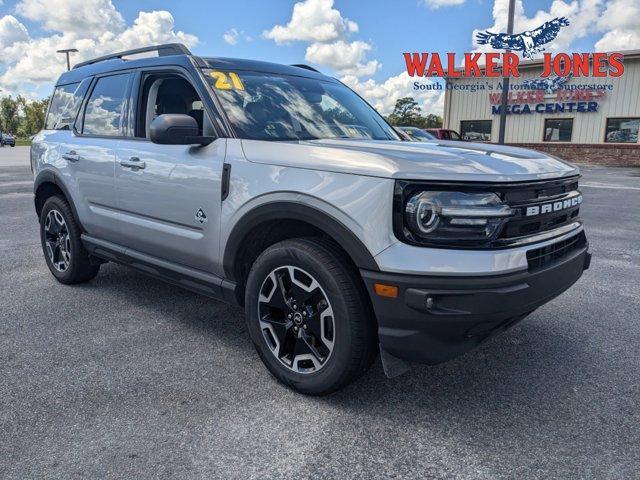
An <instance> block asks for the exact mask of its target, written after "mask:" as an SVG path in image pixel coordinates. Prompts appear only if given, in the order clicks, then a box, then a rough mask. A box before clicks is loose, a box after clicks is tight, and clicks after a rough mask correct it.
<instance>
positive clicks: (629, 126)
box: [604, 118, 640, 143]
mask: <svg viewBox="0 0 640 480" xmlns="http://www.w3.org/2000/svg"><path fill="white" fill-rule="evenodd" d="M639 129H640V118H607V131H606V133H605V137H604V141H605V142H610V143H638V130H639Z"/></svg>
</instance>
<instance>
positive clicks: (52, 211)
mask: <svg viewBox="0 0 640 480" xmlns="http://www.w3.org/2000/svg"><path fill="white" fill-rule="evenodd" d="M140 54H144V55H140ZM152 54H155V55H154V56H151V55H152ZM31 163H32V169H33V172H34V175H35V185H34V191H35V209H36V212H37V214H38V218H39V219H40V232H41V240H42V248H43V251H44V256H45V259H46V262H47V265H48V267H49V269H50V270H51V273H52V274H53V275H54V276H55V278H56V279H57V280H58V281H60V282H62V283H65V284H71V283H78V282H86V281H88V280H91V279H92V278H93V277H95V276H96V274H97V273H98V270H99V268H100V265H101V264H102V263H104V262H117V263H120V264H124V265H128V266H131V267H133V268H135V269H138V270H140V271H141V272H143V273H146V274H149V275H152V276H154V277H158V278H161V279H163V280H166V281H168V282H171V283H173V284H175V285H177V286H180V287H184V288H188V289H191V290H194V291H196V292H200V293H203V294H205V295H208V296H211V297H214V298H217V299H220V300H224V301H227V302H230V303H233V304H237V305H240V306H243V307H244V309H245V311H246V319H247V325H248V330H249V333H250V336H251V339H252V341H253V342H254V344H255V346H256V349H257V351H258V354H259V355H260V357H261V358H262V360H263V362H264V363H265V365H266V366H267V368H268V369H269V370H270V372H271V373H272V374H273V375H274V376H275V377H276V378H277V379H278V380H280V381H281V382H283V383H285V384H286V385H289V386H290V387H292V388H294V389H296V390H298V391H301V392H304V393H307V394H325V393H329V392H332V391H335V390H336V389H339V388H341V387H343V386H344V385H346V384H347V383H349V382H350V381H352V380H354V379H355V378H356V377H357V376H359V375H361V374H362V373H363V372H364V371H366V370H367V368H368V367H369V366H370V365H371V363H372V362H373V361H374V359H375V357H376V355H377V353H378V351H380V352H381V358H382V363H383V367H384V370H385V372H386V373H387V375H389V376H393V375H397V374H399V373H401V372H403V371H404V370H405V369H406V368H407V366H408V362H421V363H427V364H435V363H439V362H443V361H445V360H448V359H451V358H453V357H456V356H458V355H460V354H462V353H464V352H466V351H468V350H470V349H471V348H473V347H474V346H476V345H478V344H479V343H481V342H482V341H484V340H486V339H487V338H489V337H490V336H492V335H494V334H496V333H498V332H500V331H503V330H505V329H506V328H508V327H510V326H511V325H513V324H514V323H516V322H518V321H519V320H521V319H522V318H524V317H526V316H527V315H528V314H529V313H531V312H532V311H533V310H535V309H536V308H538V307H539V306H540V305H542V304H544V303H545V302H548V301H549V300H550V299H552V298H553V297H555V296H557V295H559V294H560V293H562V292H563V291H565V290H566V289H567V288H569V286H571V285H572V284H573V283H574V282H575V281H576V280H578V278H579V277H580V276H581V274H582V272H583V270H585V269H586V268H587V267H588V265H589V260H590V254H589V253H588V245H587V240H586V237H585V234H584V231H583V226H582V222H581V220H580V217H579V209H580V204H581V202H582V196H581V194H580V192H579V191H578V177H579V173H578V170H577V169H576V168H575V167H573V166H571V165H569V164H567V163H565V162H563V161H561V160H559V159H557V158H553V157H550V156H547V155H544V154H541V153H537V152H533V151H528V150H522V149H518V148H509V147H501V146H497V145H489V144H475V143H467V142H465V143H461V142H449V141H442V140H433V141H428V142H414V143H412V142H404V141H401V139H400V137H399V136H398V134H397V133H396V132H395V131H394V129H393V128H392V127H391V126H389V125H388V124H387V123H386V121H385V120H384V119H383V118H382V117H381V116H380V115H379V114H378V113H377V112H376V111H375V110H374V109H373V108H371V107H370V106H369V105H368V104H367V103H366V102H365V101H364V100H362V99H361V98H360V97H359V96H358V95H357V94H355V93H354V92H353V91H351V90H350V89H348V88H347V87H346V86H345V85H343V84H342V83H340V82H339V81H338V80H336V79H333V78H330V77H327V76H325V75H322V74H320V73H319V72H317V71H316V70H314V69H313V68H311V67H308V66H305V65H294V66H285V65H276V64H272V63H264V62H257V61H249V60H238V59H228V58H200V57H197V56H194V55H191V54H190V52H189V51H188V50H187V49H186V48H185V47H184V46H182V45H175V44H171V45H161V46H157V47H153V48H144V49H139V50H133V51H129V52H123V53H119V54H115V55H109V56H107V57H102V58H98V59H95V60H92V61H89V62H85V63H82V64H79V65H76V67H75V68H74V69H73V70H71V71H70V72H66V73H64V74H63V75H62V76H61V77H60V79H59V80H58V82H57V84H56V87H55V91H54V93H53V97H52V99H51V105H50V106H49V111H48V114H47V119H46V128H45V129H44V130H43V131H42V132H41V133H39V134H38V135H37V136H36V137H35V139H34V141H33V145H32V148H31Z"/></svg>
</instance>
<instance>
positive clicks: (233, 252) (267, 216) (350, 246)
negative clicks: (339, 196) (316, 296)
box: [223, 201, 380, 280]
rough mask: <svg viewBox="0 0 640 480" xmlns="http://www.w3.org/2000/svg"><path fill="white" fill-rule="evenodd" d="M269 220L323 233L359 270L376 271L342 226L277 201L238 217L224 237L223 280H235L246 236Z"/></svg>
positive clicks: (304, 207)
mask: <svg viewBox="0 0 640 480" xmlns="http://www.w3.org/2000/svg"><path fill="white" fill-rule="evenodd" d="M271 220H298V221H303V222H306V223H308V224H310V225H313V226H314V227H317V228H318V229H320V230H322V231H323V232H324V233H326V234H327V235H328V236H330V237H331V238H333V239H334V240H335V241H336V242H337V243H338V244H339V245H340V246H341V247H342V248H343V249H344V250H345V251H346V252H347V254H348V255H349V256H350V257H351V259H352V260H353V262H354V263H355V264H356V266H357V267H358V268H363V269H366V270H374V271H379V270H380V268H379V267H378V264H377V263H376V261H375V259H374V258H373V255H371V252H369V250H368V249H367V247H366V246H365V245H364V243H362V241H361V240H360V239H359V238H358V237H357V236H356V235H355V234H354V233H353V232H352V231H351V230H349V229H348V228H347V227H346V226H345V225H344V224H342V223H341V222H340V221H338V220H336V219H334V218H332V217H331V216H329V215H328V214H327V213H325V212H323V211H322V210H319V209H317V208H314V207H310V206H308V205H304V204H301V203H296V202H291V201H276V202H270V203H267V204H263V205H260V206H258V207H256V208H254V209H252V210H250V211H249V212H247V213H246V214H244V216H242V217H241V218H240V220H238V222H237V223H236V224H235V225H234V227H233V229H232V231H231V234H230V235H229V237H228V238H227V242H226V246H225V250H224V256H223V268H224V272H225V276H226V278H228V279H230V280H237V279H235V278H234V277H235V274H234V265H235V262H236V256H237V254H238V251H239V250H240V247H241V246H242V241H243V239H244V238H245V236H246V235H247V234H248V233H249V232H250V231H251V230H252V229H253V228H255V227H256V226H257V225H259V224H260V223H263V222H268V221H271Z"/></svg>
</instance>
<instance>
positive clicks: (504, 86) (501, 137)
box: [498, 0, 516, 145]
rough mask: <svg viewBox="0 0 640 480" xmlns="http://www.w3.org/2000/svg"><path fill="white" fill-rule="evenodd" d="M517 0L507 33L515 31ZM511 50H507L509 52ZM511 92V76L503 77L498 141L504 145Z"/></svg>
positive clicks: (511, 9) (512, 1) (513, 1)
mask: <svg viewBox="0 0 640 480" xmlns="http://www.w3.org/2000/svg"><path fill="white" fill-rule="evenodd" d="M515 9H516V0H509V18H508V19H507V34H509V35H511V34H512V33H513V17H514V15H515ZM508 51H509V50H507V52H508ZM508 93H509V77H504V78H503V79H502V99H501V102H500V130H499V132H498V143H499V144H500V145H504V130H505V127H506V124H507V94H508Z"/></svg>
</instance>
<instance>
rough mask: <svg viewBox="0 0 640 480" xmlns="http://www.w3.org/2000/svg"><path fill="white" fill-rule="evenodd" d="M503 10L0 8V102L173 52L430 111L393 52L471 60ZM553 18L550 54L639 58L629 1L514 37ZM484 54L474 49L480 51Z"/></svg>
mask: <svg viewBox="0 0 640 480" xmlns="http://www.w3.org/2000/svg"><path fill="white" fill-rule="evenodd" d="M507 5H508V0H394V1H389V0H362V1H361V0H357V1H356V0H302V1H298V2H295V1H287V0H234V1H231V2H229V1H224V2H223V1H219V0H180V1H173V0H142V1H133V0H126V1H118V0H17V1H16V0H0V89H1V91H0V95H6V94H7V93H10V94H14V95H15V94H17V93H20V94H23V95H26V96H28V97H29V98H41V97H44V96H47V95H49V93H50V90H51V88H52V82H54V81H55V79H56V77H57V76H58V75H59V74H60V73H61V72H62V71H63V70H64V69H65V63H64V58H63V57H62V56H61V55H59V54H56V53H55V51H56V50H58V49H61V48H68V47H75V48H77V49H79V50H80V53H79V54H77V55H76V56H74V61H80V60H84V59H88V58H92V57H95V56H99V55H104V54H106V53H110V52H115V51H120V50H126V49H129V48H137V47H140V46H144V45H149V44H157V43H166V42H182V43H185V44H186V45H188V46H189V47H190V48H191V49H192V51H193V52H194V53H196V54H201V55H203V56H230V57H242V58H254V59H260V60H268V61H274V62H281V63H300V62H306V63H309V64H312V65H315V66H317V67H319V68H320V69H321V70H322V71H324V72H326V73H330V74H332V75H334V76H337V77H340V78H341V79H343V81H345V82H346V83H347V84H349V85H350V86H352V87H353V88H355V89H356V90H358V91H359V92H360V93H361V94H363V95H364V96H365V97H366V98H367V99H368V100H369V101H370V102H371V103H372V104H373V105H374V106H375V107H376V108H378V109H379V110H380V111H381V112H382V113H389V112H390V110H391V109H392V108H393V105H394V103H395V100H396V99H397V98H399V97H401V96H405V95H407V94H408V95H412V96H414V97H416V98H417V99H418V100H419V101H420V103H421V105H422V107H423V109H424V110H425V111H426V112H434V113H441V112H442V100H443V98H442V95H441V94H440V93H438V92H426V93H421V94H418V95H416V94H415V92H413V91H412V90H411V85H412V81H411V79H409V78H408V77H407V76H406V74H403V73H402V72H403V70H404V60H403V57H402V52H404V51H428V52H431V51H435V52H441V53H445V52H457V53H459V54H461V53H462V52H465V51H472V50H479V49H478V47H477V45H475V44H474V41H473V38H474V31H477V30H484V29H490V30H492V31H494V32H495V31H504V30H505V29H506V11H507ZM556 16H565V17H567V18H569V19H570V20H571V23H572V24H571V26H570V27H566V28H564V29H562V30H561V33H560V35H559V36H558V38H557V39H556V40H555V42H554V43H553V44H552V45H551V46H550V50H562V51H575V52H589V51H594V50H597V51H608V50H621V49H622V50H624V49H637V48H640V0H553V1H551V0H517V1H516V23H515V30H516V31H522V30H526V29H529V28H535V27H537V26H539V25H540V24H542V23H543V22H544V21H546V20H550V19H552V18H554V17H556ZM483 48H486V47H483Z"/></svg>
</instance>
